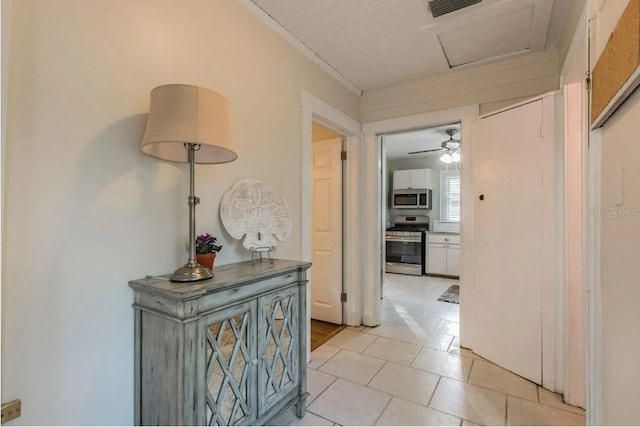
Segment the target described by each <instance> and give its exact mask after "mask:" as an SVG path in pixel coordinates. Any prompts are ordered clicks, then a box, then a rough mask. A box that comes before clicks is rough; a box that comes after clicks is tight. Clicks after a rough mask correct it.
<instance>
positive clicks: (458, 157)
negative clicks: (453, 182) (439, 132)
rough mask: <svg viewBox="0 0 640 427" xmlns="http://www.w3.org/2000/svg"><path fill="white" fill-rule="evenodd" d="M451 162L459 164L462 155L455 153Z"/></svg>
mask: <svg viewBox="0 0 640 427" xmlns="http://www.w3.org/2000/svg"><path fill="white" fill-rule="evenodd" d="M451 160H452V161H453V162H454V163H458V162H459V161H460V153H459V152H457V151H454V152H453V154H451Z"/></svg>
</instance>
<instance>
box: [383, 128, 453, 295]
mask: <svg viewBox="0 0 640 427" xmlns="http://www.w3.org/2000/svg"><path fill="white" fill-rule="evenodd" d="M378 138H379V143H380V147H381V149H380V154H381V172H382V176H381V195H380V201H381V205H382V206H381V222H382V224H381V227H380V229H381V231H382V236H381V241H382V242H384V244H383V245H382V254H381V255H382V259H381V263H380V265H381V267H382V268H381V280H380V284H381V288H380V298H381V299H384V295H385V292H384V289H385V283H386V281H387V279H388V278H389V277H390V276H389V274H405V275H412V276H417V277H418V278H421V277H424V278H425V279H426V276H429V277H442V278H450V279H459V278H460V205H461V198H460V196H461V194H460V187H461V186H460V161H461V155H460V148H461V139H460V122H456V123H449V124H444V125H438V126H433V127H427V128H421V129H415V130H406V131H397V132H392V133H384V134H381V135H379V136H378ZM418 282H419V280H418ZM424 283H427V281H426V280H424ZM456 284H457V282H456V283H455V284H454V285H452V286H453V287H452V288H451V289H446V290H445V291H448V294H449V299H450V300H451V299H452V298H453V299H455V294H456V293H457V292H458V290H459V286H455V285H456Z"/></svg>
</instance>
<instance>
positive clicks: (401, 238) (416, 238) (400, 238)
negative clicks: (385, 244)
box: [386, 237, 422, 242]
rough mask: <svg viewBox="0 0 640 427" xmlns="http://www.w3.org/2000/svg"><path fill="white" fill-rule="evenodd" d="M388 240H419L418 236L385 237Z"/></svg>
mask: <svg viewBox="0 0 640 427" xmlns="http://www.w3.org/2000/svg"><path fill="white" fill-rule="evenodd" d="M386 240H389V241H390V242H421V241H422V239H420V237H386Z"/></svg>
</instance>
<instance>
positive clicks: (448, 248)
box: [427, 234, 460, 277]
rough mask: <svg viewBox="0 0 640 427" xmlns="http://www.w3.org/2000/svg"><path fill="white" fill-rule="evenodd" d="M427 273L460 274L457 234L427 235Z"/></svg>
mask: <svg viewBox="0 0 640 427" xmlns="http://www.w3.org/2000/svg"><path fill="white" fill-rule="evenodd" d="M427 274H438V275H442V276H458V277H459V276H460V236H459V235H457V234H456V235H440V234H435V235H432V234H430V235H429V244H428V252H427Z"/></svg>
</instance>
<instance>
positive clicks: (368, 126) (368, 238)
mask: <svg viewBox="0 0 640 427" xmlns="http://www.w3.org/2000/svg"><path fill="white" fill-rule="evenodd" d="M479 113H480V106H479V105H478V104H473V105H468V106H464V107H458V108H451V109H447V110H440V111H434V112H429V113H422V114H415V115H411V116H404V117H398V118H393V119H386V120H379V121H374V122H368V123H364V124H363V125H362V129H363V134H364V135H363V144H362V173H363V175H362V186H361V187H360V188H361V191H362V193H363V200H362V207H363V212H373V213H374V214H373V215H370V214H367V215H363V216H362V225H363V227H364V228H363V232H362V252H363V257H364V259H363V263H364V265H366V266H367V268H363V269H362V282H363V284H364V288H363V295H362V298H363V299H362V301H363V312H362V323H363V324H364V325H366V326H376V325H379V324H380V317H381V316H380V293H381V286H382V283H381V280H382V277H381V273H380V272H381V271H382V268H383V266H382V254H383V249H382V246H383V242H384V235H383V233H384V230H383V228H384V227H382V218H383V215H382V197H383V194H382V160H381V159H382V158H381V154H382V142H381V140H380V138H379V135H381V134H385V133H392V132H404V131H410V130H413V129H424V128H428V127H434V126H439V125H443V124H447V123H457V122H459V123H460V134H461V138H463V139H464V140H465V141H469V143H466V142H465V144H463V145H462V165H465V163H466V162H465V154H464V147H465V145H469V144H470V141H471V132H470V125H471V124H470V121H471V119H473V118H475V117H477V116H478V115H479ZM463 169H464V168H463ZM461 173H462V172H461ZM464 179H465V178H464V177H463V176H461V180H462V185H463V186H464ZM463 188H464V187H463ZM462 203H463V204H464V201H463V202H462ZM463 223H464V217H463V218H461V225H462V224H463ZM460 231H461V238H462V239H463V242H462V243H463V244H464V236H465V235H467V236H470V235H471V234H470V233H469V232H468V231H465V230H464V229H461V230H460ZM467 246H469V245H467ZM461 252H462V253H461V265H460V282H461V286H460V287H461V288H462V287H463V286H462V284H463V277H465V276H466V277H470V274H469V275H468V274H466V273H465V271H469V273H470V272H471V271H472V270H471V268H472V265H471V266H469V269H468V270H465V263H464V261H465V258H466V259H467V260H471V258H470V257H468V256H465V253H464V246H463V247H462V248H461ZM467 264H468V262H467ZM462 293H463V292H461V298H462ZM460 321H461V326H462V315H461V319H460Z"/></svg>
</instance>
